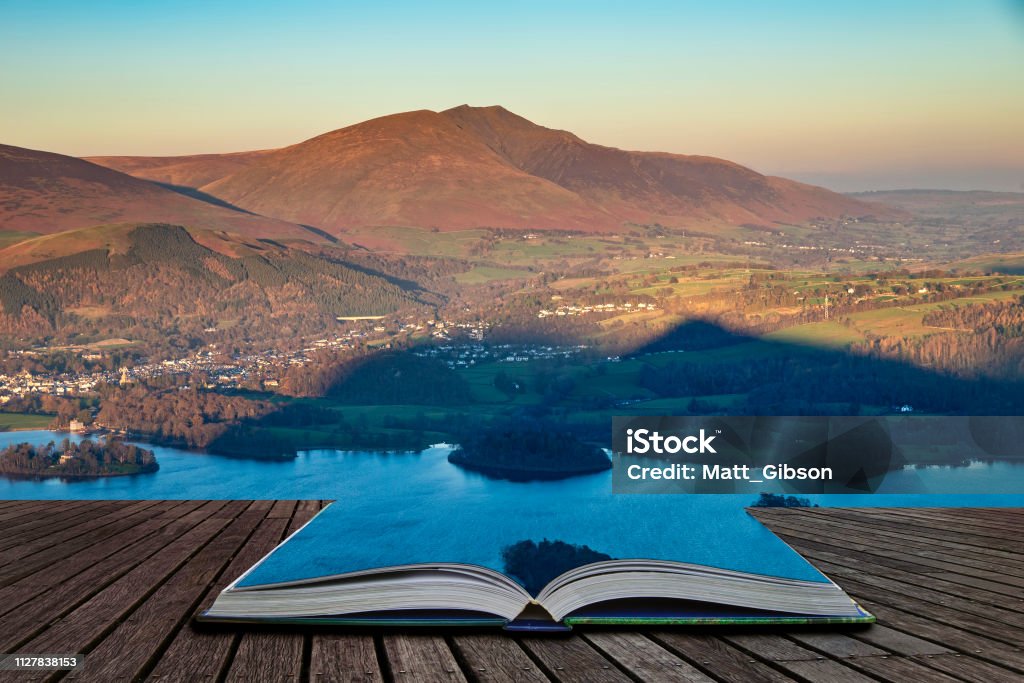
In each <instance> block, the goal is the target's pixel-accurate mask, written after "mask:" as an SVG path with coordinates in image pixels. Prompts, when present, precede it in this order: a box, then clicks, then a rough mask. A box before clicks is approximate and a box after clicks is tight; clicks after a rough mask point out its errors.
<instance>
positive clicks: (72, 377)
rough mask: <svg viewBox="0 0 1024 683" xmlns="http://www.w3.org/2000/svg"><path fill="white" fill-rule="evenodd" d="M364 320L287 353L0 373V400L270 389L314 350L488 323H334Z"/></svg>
mask: <svg viewBox="0 0 1024 683" xmlns="http://www.w3.org/2000/svg"><path fill="white" fill-rule="evenodd" d="M365 320H370V321H371V322H372V323H374V324H373V326H372V327H370V326H369V325H368V324H364V325H360V326H358V327H357V328H354V329H351V330H346V331H344V332H342V333H339V334H336V335H334V336H331V337H324V338H321V339H316V340H314V341H312V342H309V343H308V344H307V345H306V346H304V347H303V348H300V349H295V350H291V351H275V350H269V351H258V352H251V353H241V354H228V353H225V352H223V351H221V350H219V349H218V348H217V345H216V344H210V345H209V346H207V347H204V348H203V349H200V350H199V351H197V352H196V353H194V354H193V355H190V356H186V357H183V358H176V359H169V360H161V361H152V362H147V363H141V364H136V365H133V366H131V367H124V368H120V369H119V370H99V371H94V372H80V373H75V372H68V373H56V372H52V373H51V372H39V373H32V372H29V371H27V370H25V371H22V372H19V373H15V374H11V375H5V374H0V404H2V403H7V402H8V401H10V400H11V398H13V397H22V396H34V395H52V396H78V395H84V394H89V393H91V392H93V391H95V390H96V388H97V387H99V386H100V385H103V384H108V385H113V384H119V385H121V386H125V385H128V384H132V383H135V382H143V381H146V380H150V379H155V378H158V377H175V376H178V377H194V376H197V375H205V377H206V385H205V386H206V388H208V389H215V388H220V389H241V388H258V387H261V388H266V389H270V390H273V389H274V388H276V387H277V386H278V385H279V384H280V378H281V377H282V376H283V375H284V373H285V371H286V370H287V369H288V368H289V367H291V366H295V365H305V364H307V363H309V362H310V361H311V360H312V358H313V355H314V354H316V353H317V352H320V351H325V350H336V351H345V350H350V349H354V348H356V347H357V346H359V345H360V344H363V343H367V342H371V341H376V340H385V341H386V340H387V338H389V337H391V336H393V335H394V334H396V333H406V334H414V335H415V334H422V335H429V336H430V337H431V338H433V339H435V340H437V341H450V340H451V339H453V338H468V339H470V340H472V341H475V342H480V341H482V340H483V338H484V334H485V333H486V331H487V329H488V327H489V324H488V323H485V322H456V321H451V320H441V319H437V320H425V321H415V320H407V321H405V322H399V323H395V322H392V323H385V322H384V320H383V319H381V318H379V317H376V316H374V317H373V318H372V319H370V318H366V317H359V318H350V319H345V320H342V319H339V322H349V321H352V322H356V321H365ZM10 353H11V354H14V355H25V356H38V355H41V352H40V351H38V350H37V351H12V352H10ZM81 357H82V358H83V359H85V360H99V359H101V358H102V357H103V356H102V354H100V353H97V352H96V351H94V350H87V349H85V348H83V349H81Z"/></svg>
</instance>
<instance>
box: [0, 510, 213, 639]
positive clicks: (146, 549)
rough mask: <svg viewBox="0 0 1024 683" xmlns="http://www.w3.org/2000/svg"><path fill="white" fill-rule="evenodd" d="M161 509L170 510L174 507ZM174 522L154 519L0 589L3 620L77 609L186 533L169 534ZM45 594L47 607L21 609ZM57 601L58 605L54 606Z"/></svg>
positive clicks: (37, 606)
mask: <svg viewBox="0 0 1024 683" xmlns="http://www.w3.org/2000/svg"><path fill="white" fill-rule="evenodd" d="M162 505H163V506H166V507H170V506H171V505H172V504H171V503H163V504H162ZM197 507H199V503H196V502H187V503H185V504H182V505H174V509H175V510H176V511H177V512H179V513H180V514H181V515H182V516H184V515H185V514H187V513H189V512H191V511H192V510H194V509H195V508H197ZM159 509H160V508H159V507H158V508H156V509H155V511H157V512H159ZM173 521H174V520H173V519H168V518H164V517H162V516H160V515H154V516H152V517H149V518H148V519H145V520H142V521H140V522H139V523H138V524H137V525H136V526H134V527H132V528H130V529H126V530H125V531H122V532H121V533H120V534H117V535H116V536H114V537H111V538H109V539H107V540H106V541H104V542H103V543H102V544H97V545H94V546H91V547H89V548H86V549H85V550H83V551H82V552H80V553H78V554H76V555H74V556H73V557H72V558H71V560H70V561H67V562H59V563H57V564H55V565H54V566H52V567H51V568H50V569H49V570H47V571H45V572H39V573H37V574H33V575H31V576H26V577H25V578H23V579H21V580H20V581H17V582H15V583H12V584H10V585H8V586H4V587H3V588H0V605H2V607H0V616H2V615H3V614H6V613H8V612H11V611H12V610H15V609H18V611H19V614H18V617H19V618H22V619H24V618H25V616H26V611H32V610H44V613H50V612H51V611H52V610H53V609H56V608H57V607H58V606H61V605H63V606H66V607H67V608H68V609H70V608H71V607H74V606H75V605H76V604H77V603H76V602H75V601H76V599H77V598H81V599H83V600H84V599H85V598H87V597H89V596H90V595H91V594H92V592H95V591H97V590H99V589H100V588H102V587H103V586H105V585H107V583H109V582H110V581H113V580H114V579H116V578H117V577H118V576H120V575H121V573H123V571H127V569H128V568H130V567H133V566H135V565H136V564H138V563H139V562H142V561H143V560H144V559H145V558H146V557H148V556H149V555H150V554H151V553H152V552H155V551H156V550H158V549H159V548H161V547H163V545H164V544H166V543H167V542H170V540H172V539H173V538H174V536H173V535H172V534H173V533H174V531H175V530H176V529H180V531H181V532H182V533H183V532H184V531H185V530H186V529H185V528H182V527H180V526H179V527H173V528H171V529H169V530H168V529H167V527H168V526H169V525H171V524H172V522H173ZM126 549H127V550H126ZM44 593H45V594H46V595H45V598H44V600H43V602H44V603H47V606H45V607H44V606H40V605H39V601H36V602H35V603H33V605H31V606H28V607H22V606H23V605H24V604H25V603H27V602H28V601H30V600H32V599H33V598H36V597H37V596H40V595H42V594H44ZM58 596H59V598H58ZM55 599H58V600H59V601H58V602H54V600H55ZM56 615H59V613H57V614H56ZM8 630H9V631H10V630H11V629H10V628H9V629H8Z"/></svg>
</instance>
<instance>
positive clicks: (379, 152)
mask: <svg viewBox="0 0 1024 683" xmlns="http://www.w3.org/2000/svg"><path fill="white" fill-rule="evenodd" d="M94 160H95V161H96V162H97V163H102V164H104V165H107V166H110V167H112V168H119V169H122V170H125V171H127V172H130V173H134V174H137V175H139V176H140V177H145V178H148V179H150V180H154V181H157V182H161V183H166V184H169V185H176V186H186V187H188V188H191V189H193V190H195V191H196V192H199V193H202V194H203V195H207V196H210V197H215V198H217V199H219V200H222V201H223V202H225V203H227V204H230V205H232V206H236V207H240V208H242V209H245V210H247V211H251V212H254V213H258V214H262V215H266V216H274V217H276V218H280V219H283V220H287V221H292V222H295V223H301V224H304V225H311V226H315V227H316V228H319V229H322V230H326V231H328V232H332V233H338V232H342V231H344V230H345V229H346V228H353V227H366V226H381V225H403V226H417V227H437V228H439V229H442V230H456V229H465V228H474V227H503V228H518V229H574V230H584V231H614V230H618V229H620V228H621V227H622V226H623V225H624V224H626V223H641V224H649V223H655V222H657V223H662V224H664V225H667V226H670V227H694V226H708V225H714V224H721V223H726V224H743V223H757V224H771V223H774V222H782V223H786V222H803V221H806V220H808V219H810V218H816V217H838V216H840V215H853V216H866V215H876V216H880V217H886V216H890V215H894V214H895V211H894V210H893V209H891V208H886V207H882V206H878V205H873V204H870V203H867V202H864V201H861V200H859V199H856V198H852V197H847V196H844V195H840V194H837V193H834V192H830V191H828V190H826V189H824V188H820V187H814V186H811V185H805V184H802V183H797V182H794V181H791V180H786V179H784V178H777V177H772V176H764V175H761V174H759V173H756V172H755V171H752V170H750V169H748V168H745V167H743V166H740V165H738V164H734V163H732V162H729V161H725V160H722V159H715V158H713V157H704V156H683V155H678V154H666V153H659V152H630V151H625V150H620V149H615V148H613V147H603V146H601V145H595V144H592V143H589V142H586V141H584V140H582V139H581V138H579V137H577V136H576V135H573V134H572V133H569V132H567V131H561V130H553V129H550V128H545V127H543V126H539V125H536V124H534V123H532V122H530V121H528V120H527V119H525V118H523V117H521V116H517V115H516V114H513V113H512V112H509V111H508V110H506V109H504V108H502V107H470V106H466V105H463V106H460V107H455V108H454V109H449V110H447V111H443V112H433V111H426V110H423V111H413V112H406V113H402V114H394V115H390V116H384V117H380V118H376V119H372V120H370V121H365V122H363V123H359V124H355V125H353V126H348V127H346V128H342V129H339V130H336V131H332V132H330V133H325V134H324V135H320V136H317V137H315V138H312V139H310V140H307V141H305V142H301V143H299V144H296V145H292V146H290V147H284V148H281V149H277V150H264V151H259V152H249V153H242V154H234V155H200V156H191V157H178V158H168V157H162V158H148V159H147V158H143V157H96V158H94Z"/></svg>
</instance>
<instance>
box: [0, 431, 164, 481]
mask: <svg viewBox="0 0 1024 683" xmlns="http://www.w3.org/2000/svg"><path fill="white" fill-rule="evenodd" d="M159 468H160V466H159V464H158V463H157V461H156V457H155V456H154V455H153V451H150V450H146V449H144V448H139V447H138V446H134V445H132V444H127V443H124V442H123V441H120V440H118V439H110V438H108V439H105V440H103V441H92V440H89V439H85V440H83V441H80V442H79V443H73V442H71V441H69V440H68V439H64V440H63V441H62V442H61V443H59V444H58V443H54V442H53V441H51V442H50V443H48V444H46V445H44V446H34V445H32V444H30V443H20V444H15V445H12V446H8V447H7V448H5V449H4V450H3V451H0V474H6V475H15V476H33V477H67V478H74V477H109V476H120V475H128V474H143V473H149V472H156V471H157V470H158V469H159Z"/></svg>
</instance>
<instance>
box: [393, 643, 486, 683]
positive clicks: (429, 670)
mask: <svg viewBox="0 0 1024 683" xmlns="http://www.w3.org/2000/svg"><path fill="white" fill-rule="evenodd" d="M383 646H384V656H385V658H386V661H387V665H388V669H389V673H390V675H391V678H392V679H393V680H395V681H422V682H423V683H438V682H440V681H465V680H466V677H465V676H464V675H463V673H462V671H461V669H459V665H458V663H457V662H456V661H455V655H453V654H452V651H451V649H450V648H449V647H448V643H446V642H445V639H444V638H442V637H441V636H432V635H420V634H414V635H407V634H396V635H386V636H384V637H383Z"/></svg>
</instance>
